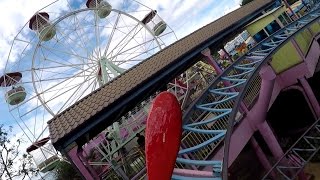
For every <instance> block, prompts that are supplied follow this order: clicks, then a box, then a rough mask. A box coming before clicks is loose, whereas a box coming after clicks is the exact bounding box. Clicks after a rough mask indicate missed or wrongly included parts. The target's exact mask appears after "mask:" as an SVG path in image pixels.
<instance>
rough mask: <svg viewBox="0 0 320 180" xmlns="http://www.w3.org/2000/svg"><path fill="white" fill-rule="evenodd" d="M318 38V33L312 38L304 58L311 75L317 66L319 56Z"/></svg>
mask: <svg viewBox="0 0 320 180" xmlns="http://www.w3.org/2000/svg"><path fill="white" fill-rule="evenodd" d="M319 38H320V35H318V36H315V37H314V40H313V41H312V43H311V45H310V48H309V51H308V54H307V56H306V60H305V62H306V64H307V67H308V70H309V72H310V74H312V75H313V74H314V72H315V69H316V67H317V63H318V60H319V57H320V46H319V43H318V42H317V39H319Z"/></svg>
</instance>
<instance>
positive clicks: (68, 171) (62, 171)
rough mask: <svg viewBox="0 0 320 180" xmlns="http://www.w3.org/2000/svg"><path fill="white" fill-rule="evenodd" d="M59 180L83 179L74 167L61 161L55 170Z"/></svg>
mask: <svg viewBox="0 0 320 180" xmlns="http://www.w3.org/2000/svg"><path fill="white" fill-rule="evenodd" d="M55 173H56V179H57V180H65V179H70V180H78V179H81V176H80V175H79V173H78V172H77V171H76V170H75V169H74V168H73V167H72V165H71V164H70V163H68V162H65V161H60V162H59V163H58V164H57V166H56V169H55Z"/></svg>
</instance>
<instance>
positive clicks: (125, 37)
mask: <svg viewBox="0 0 320 180" xmlns="http://www.w3.org/2000/svg"><path fill="white" fill-rule="evenodd" d="M138 27H139V23H138V24H137V25H136V26H135V27H134V28H132V30H131V31H130V32H128V33H127V34H126V36H124V37H123V38H122V39H121V40H120V41H119V42H118V44H117V45H115V47H114V48H113V49H112V50H111V51H109V53H108V54H107V57H108V56H109V55H110V54H112V53H113V51H114V50H115V49H116V48H118V46H119V45H120V44H121V43H122V44H128V43H123V41H124V40H125V39H127V38H128V37H129V36H130V34H131V33H132V32H133V31H134V34H136V33H135V32H136V29H137V28H138ZM141 29H142V28H140V30H141ZM140 30H139V31H140ZM118 31H119V30H118ZM120 32H121V31H120ZM124 34H125V33H124ZM133 37H134V36H133ZM110 38H112V37H110ZM106 51H108V50H106Z"/></svg>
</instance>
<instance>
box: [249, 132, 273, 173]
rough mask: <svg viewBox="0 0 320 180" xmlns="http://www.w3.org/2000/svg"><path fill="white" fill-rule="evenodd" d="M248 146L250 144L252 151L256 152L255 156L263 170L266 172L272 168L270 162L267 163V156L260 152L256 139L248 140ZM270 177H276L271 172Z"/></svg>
mask: <svg viewBox="0 0 320 180" xmlns="http://www.w3.org/2000/svg"><path fill="white" fill-rule="evenodd" d="M250 144H251V146H252V148H253V149H254V151H255V152H256V155H257V157H258V159H259V161H260V163H261V164H262V166H263V167H264V169H265V170H266V171H267V172H268V171H269V170H270V169H271V168H272V166H271V164H270V162H269V161H268V158H267V156H266V155H265V154H264V152H263V151H262V149H261V147H260V146H259V144H258V142H257V141H256V139H255V138H254V137H253V136H252V137H251V139H250ZM271 176H272V177H273V178H275V177H276V174H275V172H273V171H272V172H271Z"/></svg>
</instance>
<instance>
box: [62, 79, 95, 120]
mask: <svg viewBox="0 0 320 180" xmlns="http://www.w3.org/2000/svg"><path fill="white" fill-rule="evenodd" d="M88 78H89V76H88V77H87V78H86V79H85V80H84V82H88V81H90V80H91V79H93V78H90V79H88ZM93 82H94V81H92V82H91V83H90V84H89V85H88V86H87V88H86V89H85V90H84V91H82V93H83V94H86V93H85V92H86V91H87V90H88V89H89V87H90V86H91V85H92V83H93ZM83 85H84V83H81V84H80V86H78V88H77V89H76V90H75V91H74V92H73V96H74V97H77V95H78V93H79V92H80V89H81V88H82V87H83ZM70 90H71V89H69V90H68V91H70ZM83 94H82V95H83ZM82 95H80V96H78V98H77V99H76V100H75V101H74V102H77V101H78V100H79V99H80V98H81V97H83V96H82ZM73 96H70V97H69V98H68V99H67V100H66V101H65V103H64V104H63V105H62V106H61V108H60V110H59V111H58V112H57V114H59V113H60V112H61V111H62V110H63V108H64V107H66V105H67V104H68V102H69V101H70V99H71V98H72V97H73Z"/></svg>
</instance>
